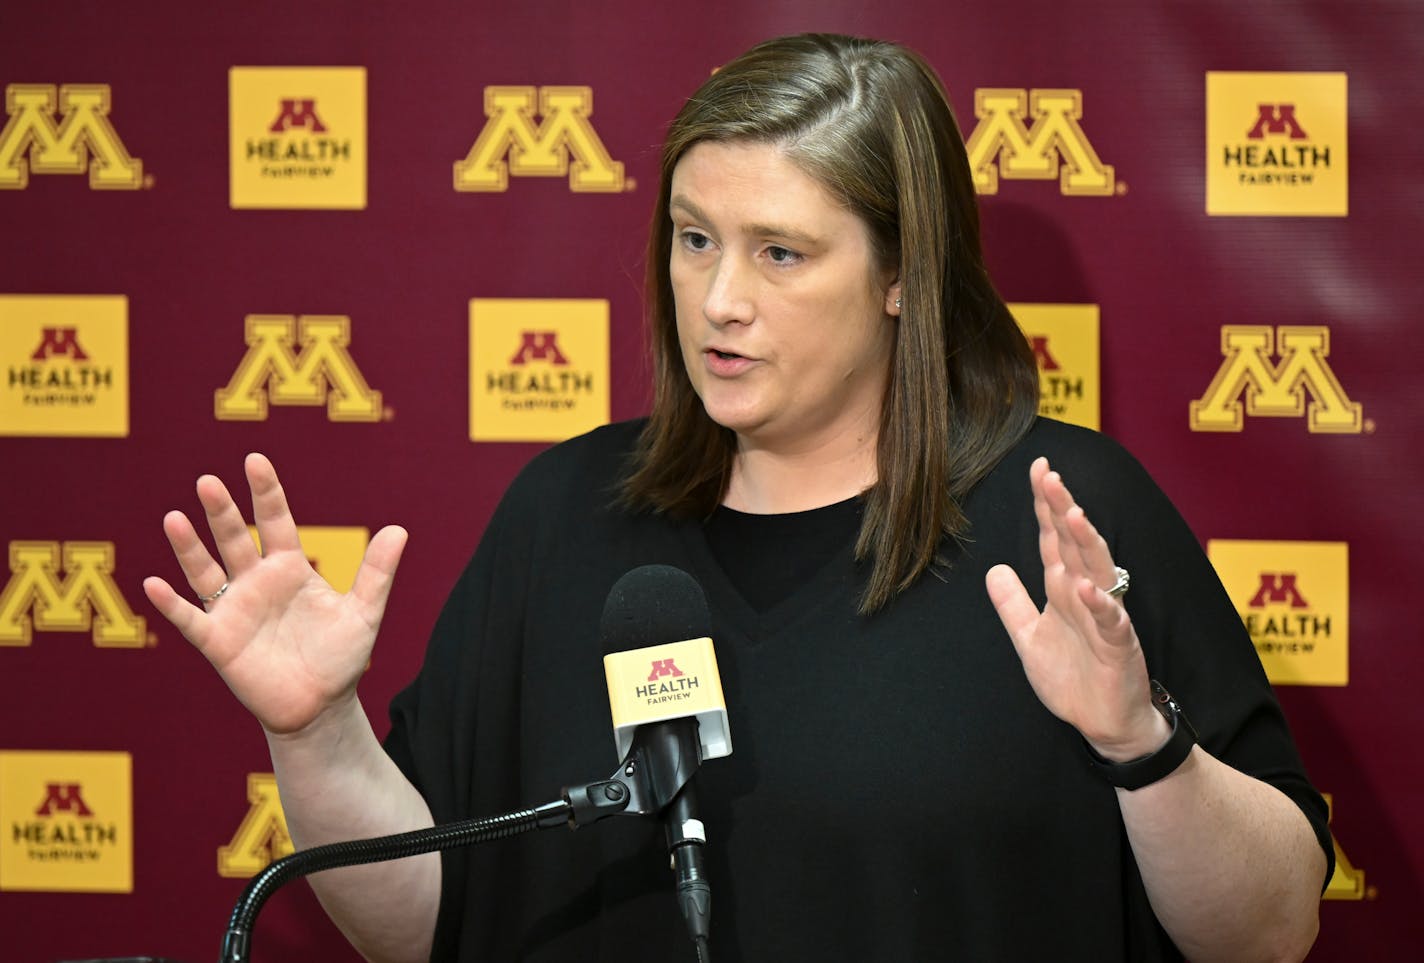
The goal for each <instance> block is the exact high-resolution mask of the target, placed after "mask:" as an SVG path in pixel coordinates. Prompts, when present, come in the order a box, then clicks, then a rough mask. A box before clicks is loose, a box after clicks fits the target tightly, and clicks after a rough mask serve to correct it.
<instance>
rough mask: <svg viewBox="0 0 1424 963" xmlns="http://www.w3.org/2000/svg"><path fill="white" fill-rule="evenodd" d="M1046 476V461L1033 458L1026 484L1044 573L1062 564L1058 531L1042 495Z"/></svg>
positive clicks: (1046, 501)
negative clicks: (1035, 524) (1029, 494)
mask: <svg viewBox="0 0 1424 963" xmlns="http://www.w3.org/2000/svg"><path fill="white" fill-rule="evenodd" d="M1047 474H1048V459H1047V458H1035V459H1034V461H1033V464H1032V465H1030V466H1029V470H1028V483H1029V488H1030V489H1031V490H1032V491H1033V514H1034V517H1035V518H1037V519H1038V556H1039V558H1040V559H1041V560H1042V561H1043V568H1044V570H1045V571H1047V570H1048V569H1050V568H1052V567H1053V566H1055V565H1060V564H1062V561H1063V560H1062V557H1061V556H1060V555H1059V550H1058V529H1057V527H1056V526H1054V524H1053V512H1052V509H1050V508H1049V507H1048V499H1047V498H1045V497H1044V493H1043V479H1044V477H1045V476H1046V475H1047Z"/></svg>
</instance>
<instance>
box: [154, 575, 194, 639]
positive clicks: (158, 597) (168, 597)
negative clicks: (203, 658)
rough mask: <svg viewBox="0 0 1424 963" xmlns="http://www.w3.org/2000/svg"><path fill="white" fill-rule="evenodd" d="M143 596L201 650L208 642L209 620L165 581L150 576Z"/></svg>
mask: <svg viewBox="0 0 1424 963" xmlns="http://www.w3.org/2000/svg"><path fill="white" fill-rule="evenodd" d="M143 594H144V595H147V596H148V600H149V601H150V602H152V603H153V607H154V608H156V609H157V610H158V612H159V614H160V615H162V616H163V617H164V618H165V619H167V620H168V621H169V622H171V623H172V624H173V627H174V628H175V629H177V630H178V631H179V632H181V633H182V634H183V638H185V639H187V640H188V641H189V642H191V643H193V645H195V646H197V647H198V649H199V650H201V649H202V648H203V645H204V643H205V642H206V641H207V631H206V630H207V618H206V616H205V615H204V614H203V611H202V610H201V609H199V608H198V607H197V606H196V605H194V604H193V603H191V602H189V601H188V600H187V599H185V598H183V596H181V595H179V594H178V593H177V592H175V591H174V590H173V586H171V585H169V584H168V583H167V582H165V581H164V580H163V579H161V578H159V577H158V576H156V575H150V576H149V577H148V578H146V579H144V580H143Z"/></svg>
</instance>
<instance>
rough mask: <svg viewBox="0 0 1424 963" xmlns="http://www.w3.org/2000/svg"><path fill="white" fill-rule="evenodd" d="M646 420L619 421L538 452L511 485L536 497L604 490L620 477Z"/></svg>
mask: <svg viewBox="0 0 1424 963" xmlns="http://www.w3.org/2000/svg"><path fill="white" fill-rule="evenodd" d="M646 423H647V419H645V418H639V419H634V420H631V421H618V422H614V423H612V424H608V425H601V426H599V427H598V428H595V429H593V430H592V431H588V432H585V433H584V434H582V435H577V436H575V437H573V438H570V439H568V440H567V441H561V442H559V443H558V444H556V445H554V446H552V447H550V448H546V449H544V450H543V451H541V452H539V453H538V454H537V455H535V456H534V457H533V458H531V459H530V460H529V462H528V463H527V464H526V465H525V466H524V468H523V469H522V470H521V471H520V472H519V474H518V475H517V476H516V477H515V480H514V482H513V484H512V485H511V486H510V490H511V492H514V491H516V490H517V491H519V492H521V493H524V494H526V495H530V496H535V497H547V496H551V495H561V496H562V495H564V494H566V493H567V492H569V491H595V490H597V491H606V490H607V489H609V488H610V487H613V486H616V485H617V483H618V481H619V480H620V479H621V478H622V477H623V474H624V473H625V471H626V469H627V466H628V460H629V459H630V458H631V457H632V455H633V452H634V451H635V450H636V449H637V446H638V437H639V435H640V434H641V433H642V430H643V426H644V425H645V424H646Z"/></svg>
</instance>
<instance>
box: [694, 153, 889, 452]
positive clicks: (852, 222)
mask: <svg viewBox="0 0 1424 963" xmlns="http://www.w3.org/2000/svg"><path fill="white" fill-rule="evenodd" d="M669 211H670V214H671V216H672V222H673V240H672V254H671V257H670V263H669V270H670V274H671V278H672V288H673V295H674V299H675V301H676V306H677V331H678V339H679V341H680V342H681V344H682V360H683V363H684V364H685V365H686V366H687V374H688V377H689V378H690V379H691V380H692V386H693V389H694V390H695V391H696V392H697V395H698V397H700V398H701V399H702V404H703V406H704V407H705V408H706V409H707V414H708V416H709V417H711V418H712V420H713V421H715V422H717V423H718V424H719V425H723V426H724V427H727V428H730V429H732V430H733V431H735V432H736V433H737V435H738V438H739V443H740V445H741V446H742V448H743V449H744V450H745V449H746V448H747V446H756V447H765V448H770V449H774V450H778V451H787V452H790V451H797V450H803V451H804V450H808V449H811V448H814V447H815V446H818V445H821V444H824V443H827V442H831V443H836V442H838V441H839V442H842V443H843V442H845V441H849V440H851V439H850V438H848V437H846V436H845V433H846V432H853V433H855V435H856V436H858V437H859V438H860V439H861V440H862V441H863V440H866V439H868V438H873V437H874V435H875V433H876V432H877V430H878V427H879V423H880V422H879V419H880V407H881V401H882V399H883V397H884V393H885V384H886V380H887V379H888V377H889V371H890V358H891V353H892V349H893V345H894V325H895V321H894V316H896V315H898V314H899V309H898V308H896V307H895V304H894V302H895V298H896V297H897V296H898V295H899V293H900V292H899V282H898V279H897V278H896V277H895V274H894V272H893V271H892V270H886V269H883V268H881V267H879V266H878V265H877V264H876V263H875V261H874V258H873V256H872V253H871V245H870V236H869V232H868V231H867V229H866V226H865V224H864V223H863V222H862V221H861V220H860V218H859V217H857V216H856V215H854V214H852V213H851V212H850V211H848V210H846V209H845V208H844V207H843V206H841V205H840V204H838V203H836V202H835V201H834V200H833V199H832V198H831V196H830V195H829V194H828V193H827V192H826V191H825V189H824V188H822V187H821V185H820V184H819V183H818V182H816V181H815V180H813V179H812V178H811V177H810V176H809V175H807V174H805V173H803V172H802V171H801V170H800V168H798V167H797V166H796V165H795V164H794V163H792V161H791V160H789V159H788V158H787V157H786V156H785V155H784V154H783V153H782V152H781V151H780V150H779V149H777V148H776V147H774V146H771V145H767V144H754V143H735V142H733V143H711V142H703V143H699V144H697V145H695V146H693V147H692V148H691V149H690V150H689V151H687V153H686V154H684V155H683V157H682V159H681V160H680V161H678V164H677V167H676V168H674V170H673V175H672V191H671V198H670V204H669Z"/></svg>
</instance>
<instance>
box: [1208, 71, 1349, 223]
mask: <svg viewBox="0 0 1424 963" xmlns="http://www.w3.org/2000/svg"><path fill="white" fill-rule="evenodd" d="M1348 134H1349V97H1348V83H1347V79H1346V75H1345V74H1343V73H1325V72H1309V73H1268V72H1240V73H1236V72H1220V71H1210V72H1208V73H1207V75H1206V212H1207V213H1208V214H1212V215H1237V216H1304V217H1344V216H1345V215H1347V214H1349V213H1350V158H1349V136H1348Z"/></svg>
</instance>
